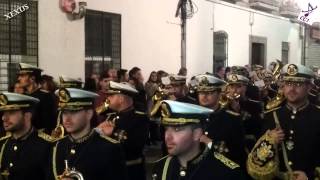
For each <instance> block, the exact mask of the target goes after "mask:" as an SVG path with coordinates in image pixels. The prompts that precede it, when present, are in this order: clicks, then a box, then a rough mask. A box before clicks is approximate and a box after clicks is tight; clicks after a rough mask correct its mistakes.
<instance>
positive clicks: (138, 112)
mask: <svg viewBox="0 0 320 180" xmlns="http://www.w3.org/2000/svg"><path fill="white" fill-rule="evenodd" d="M134 113H136V114H140V115H146V113H145V112H142V111H134Z"/></svg>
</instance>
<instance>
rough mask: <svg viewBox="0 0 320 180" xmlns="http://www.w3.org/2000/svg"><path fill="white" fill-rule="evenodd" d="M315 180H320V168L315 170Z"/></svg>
mask: <svg viewBox="0 0 320 180" xmlns="http://www.w3.org/2000/svg"><path fill="white" fill-rule="evenodd" d="M314 179H315V180H320V167H316V170H315V178H314Z"/></svg>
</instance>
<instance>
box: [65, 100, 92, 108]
mask: <svg viewBox="0 0 320 180" xmlns="http://www.w3.org/2000/svg"><path fill="white" fill-rule="evenodd" d="M92 104H93V103H92V102H80V101H76V102H66V103H65V102H59V108H60V109H67V108H68V109H74V108H75V110H77V108H83V106H91V105H92Z"/></svg>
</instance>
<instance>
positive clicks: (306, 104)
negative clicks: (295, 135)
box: [286, 100, 310, 113]
mask: <svg viewBox="0 0 320 180" xmlns="http://www.w3.org/2000/svg"><path fill="white" fill-rule="evenodd" d="M309 104H310V103H309V100H307V101H306V103H305V104H303V105H302V106H300V107H298V108H294V107H292V106H290V105H289V104H288V103H287V104H286V107H287V108H288V109H289V111H292V112H295V113H296V112H298V111H302V110H304V109H305V108H306V107H308V105H309Z"/></svg>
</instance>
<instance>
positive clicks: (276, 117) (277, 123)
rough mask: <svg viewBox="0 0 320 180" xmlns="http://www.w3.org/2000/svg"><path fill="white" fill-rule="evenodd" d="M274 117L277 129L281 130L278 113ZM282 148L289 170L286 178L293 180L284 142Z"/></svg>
mask: <svg viewBox="0 0 320 180" xmlns="http://www.w3.org/2000/svg"><path fill="white" fill-rule="evenodd" d="M273 117H274V121H275V123H276V127H277V128H281V125H280V121H279V119H278V116H277V113H276V111H273ZM281 148H282V156H283V160H284V164H285V166H286V168H287V170H288V171H287V173H286V174H287V175H288V177H286V178H288V180H291V179H293V177H294V176H293V171H292V168H291V167H290V165H289V160H288V154H287V151H286V149H285V148H286V147H285V145H284V142H282V143H281ZM286 178H285V179H286Z"/></svg>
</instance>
